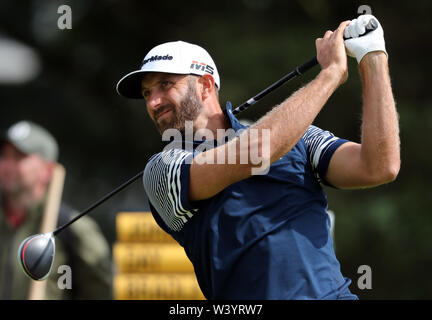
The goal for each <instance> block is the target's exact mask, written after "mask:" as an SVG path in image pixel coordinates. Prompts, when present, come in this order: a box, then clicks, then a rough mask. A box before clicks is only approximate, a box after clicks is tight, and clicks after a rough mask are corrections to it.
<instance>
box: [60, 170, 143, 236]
mask: <svg viewBox="0 0 432 320" xmlns="http://www.w3.org/2000/svg"><path fill="white" fill-rule="evenodd" d="M143 173H144V172H143V171H141V172H139V173H138V174H136V175H135V176H134V177H132V178H130V179H129V180H128V181H126V182H124V183H123V184H122V185H120V186H119V187H117V188H116V189H114V190H113V191H111V192H110V193H108V194H107V195H105V196H104V197H103V198H101V199H100V200H99V201H97V202H95V203H94V204H92V205H91V206H90V207H88V208H87V209H85V210H84V211H82V212H81V213H79V214H78V215H77V216H76V217H75V218H73V219H71V220H70V221H69V222H67V223H66V224H64V225H62V226H60V227H58V228H57V229H56V230H54V231H53V235H54V236H56V235H58V234H59V233H60V232H62V231H63V230H64V229H65V228H67V227H68V226H69V225H71V224H72V223H74V222H75V221H77V220H78V219H79V218H81V217H82V216H84V215H85V214H87V213H88V212H89V211H91V210H93V209H94V208H96V207H97V206H99V205H100V204H102V203H103V202H105V201H107V200H108V199H109V198H111V197H112V196H113V195H115V194H116V193H118V192H120V191H121V190H123V189H124V188H126V187H127V186H128V185H130V184H131V183H132V182H134V181H135V180H137V179H139V178H141V177H142V176H143Z"/></svg>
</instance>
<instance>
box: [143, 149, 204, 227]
mask: <svg viewBox="0 0 432 320" xmlns="http://www.w3.org/2000/svg"><path fill="white" fill-rule="evenodd" d="M192 158H193V153H192V152H190V151H186V150H182V149H170V150H164V151H162V152H160V153H158V154H156V155H154V156H153V157H151V158H150V160H149V161H148V163H147V165H146V167H145V169H144V176H143V184H144V189H145V191H146V193H147V197H148V199H149V201H150V203H151V205H152V206H153V207H154V209H155V210H156V211H157V213H158V214H159V216H160V217H161V219H162V220H163V222H164V223H165V224H166V225H167V227H168V228H169V229H170V230H172V231H180V230H181V229H182V228H183V226H184V225H185V223H187V222H188V221H189V220H190V219H191V218H192V216H193V215H194V213H196V211H197V209H196V208H193V207H192V205H191V203H190V202H189V195H188V190H189V179H190V164H191V162H192Z"/></svg>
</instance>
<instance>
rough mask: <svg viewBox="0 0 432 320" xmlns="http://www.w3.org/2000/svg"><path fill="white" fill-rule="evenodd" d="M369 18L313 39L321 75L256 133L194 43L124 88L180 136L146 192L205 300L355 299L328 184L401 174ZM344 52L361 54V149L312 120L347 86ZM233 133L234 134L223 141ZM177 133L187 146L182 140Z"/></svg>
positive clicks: (154, 166) (150, 65)
mask: <svg viewBox="0 0 432 320" xmlns="http://www.w3.org/2000/svg"><path fill="white" fill-rule="evenodd" d="M371 18H373V17H372V16H370V15H363V16H360V17H359V18H358V19H354V20H352V21H345V22H342V23H341V24H340V25H339V27H338V28H337V29H336V30H335V31H333V32H332V31H327V32H325V34H324V36H323V37H322V38H318V39H316V51H317V59H318V62H319V64H320V66H321V71H320V72H319V74H318V75H317V76H316V78H315V79H313V80H312V81H311V82H310V83H308V84H307V85H305V86H304V87H303V88H301V89H299V90H298V91H297V92H295V93H294V94H293V95H291V96H290V97H288V98H287V99H286V100H285V101H283V102H282V103H281V104H280V105H278V106H276V107H274V108H273V109H272V110H271V111H270V112H269V113H268V114H266V115H265V116H263V117H262V118H261V119H259V120H258V121H257V122H256V123H255V124H253V125H251V126H250V127H245V126H243V125H242V124H241V123H240V122H239V121H238V120H237V119H236V118H235V117H234V115H233V113H232V109H231V104H230V103H227V105H226V111H225V112H224V111H223V110H222V108H221V106H220V104H219V101H218V90H220V89H221V82H220V78H219V74H218V71H217V68H216V65H215V63H214V61H213V60H212V58H211V57H210V55H209V54H208V53H207V52H206V51H205V50H204V49H203V48H201V47H199V46H197V45H193V44H189V43H186V42H182V41H178V42H169V43H164V44H161V45H159V46H156V47H155V48H153V49H152V50H151V51H150V52H149V53H148V54H147V56H146V57H145V58H144V60H143V63H142V67H141V69H140V70H137V71H134V72H132V73H129V74H127V75H126V76H125V77H123V78H122V79H121V80H120V81H119V83H118V84H117V91H118V92H119V94H120V95H122V96H125V97H129V98H138V99H139V98H144V99H145V101H146V105H147V111H148V114H149V116H150V118H151V119H152V121H153V122H154V123H155V125H156V127H157V129H158V130H159V131H160V133H161V134H163V137H164V140H166V139H165V138H166V136H167V132H168V133H169V134H168V136H172V137H174V139H168V141H170V143H169V145H168V146H167V147H166V148H164V150H163V151H162V152H160V153H158V154H156V155H154V156H152V157H151V158H150V160H149V161H148V163H147V165H146V167H145V171H144V178H143V182H144V188H145V191H146V193H147V196H148V198H149V202H150V207H151V211H152V213H153V216H154V218H155V220H156V221H157V222H158V224H159V225H160V226H161V228H163V229H164V230H165V231H166V232H168V233H169V234H171V235H172V237H173V238H174V239H176V240H177V241H178V243H179V244H180V245H182V246H183V247H184V249H185V251H186V254H187V255H188V257H189V259H190V260H191V261H192V263H193V265H194V268H195V273H196V276H197V279H198V282H199V285H200V287H201V289H202V291H203V293H204V295H205V296H206V298H208V299H357V297H356V295H354V294H352V293H351V292H350V290H349V285H350V283H351V280H350V279H348V278H345V277H344V276H343V275H342V273H341V270H340V264H339V262H338V260H337V258H336V256H335V252H334V249H333V242H332V238H331V236H330V222H329V217H328V215H327V213H326V210H327V200H326V195H325V193H324V191H323V189H322V186H321V185H322V184H325V185H329V186H333V187H335V188H339V189H360V188H367V187H374V186H378V185H381V184H384V183H388V182H390V181H393V180H394V179H395V178H396V176H397V174H398V171H399V166H400V155H399V129H398V116H397V112H396V109H395V102H394V99H393V95H392V89H391V84H390V78H389V71H388V64H387V59H388V56H387V52H386V49H385V43H384V36H383V29H382V27H381V25H380V24H379V22H378V28H377V29H376V30H374V31H372V32H370V33H368V34H367V35H364V36H362V37H359V35H361V34H363V33H364V31H365V27H364V26H365V25H366V24H367V22H368V20H370V19H371ZM344 34H345V36H348V37H351V38H352V39H350V40H345V41H344V38H343V36H344ZM347 53H348V55H350V56H353V57H355V58H356V59H357V61H358V64H359V65H358V68H359V72H360V76H361V79H362V85H363V118H362V126H361V143H356V142H351V141H348V140H344V139H340V138H338V137H336V136H334V135H333V134H332V133H330V132H329V131H325V130H322V129H320V128H318V127H315V126H313V125H312V122H313V121H314V119H315V117H316V116H317V114H318V113H319V112H320V111H321V109H322V108H323V107H324V105H325V104H326V102H327V100H328V99H329V97H330V96H331V95H332V94H333V93H334V92H335V90H336V89H337V88H338V87H339V86H340V85H341V84H342V83H344V82H345V81H347V79H348V67H347ZM346 107H347V108H352V106H351V103H350V102H349V101H347V104H346ZM168 129H170V130H168ZM230 129H232V130H233V131H234V132H236V133H237V135H235V136H234V137H231V138H230V139H223V138H221V137H220V134H219V135H218V132H220V131H224V132H229V130H230ZM188 130H192V131H193V138H192V139H193V141H190V139H187V137H188V136H189V137H190V136H191V135H188ZM173 132H180V133H181V136H183V141H180V142H178V141H177V142H178V143H176V144H175V143H174V142H176V138H175V135H173V134H172V133H173ZM197 138H199V139H197ZM204 140H205V141H206V142H208V143H207V145H206V147H204V148H203V144H204ZM215 140H216V141H215ZM226 140H228V141H226ZM245 141H246V142H247V143H244V142H245ZM208 145H213V147H208ZM191 146H192V147H191ZM251 150H255V151H257V152H258V155H259V156H260V159H261V161H259V162H257V161H256V157H255V158H254V159H253V158H252V155H251V152H250V151H251ZM245 155H246V156H247V157H248V158H247V157H246V160H248V161H244V160H245ZM221 157H222V158H223V159H225V161H219V160H220V159H221ZM216 160H218V161H216ZM254 169H255V173H254ZM256 169H258V173H257V172H256V171H257V170H256Z"/></svg>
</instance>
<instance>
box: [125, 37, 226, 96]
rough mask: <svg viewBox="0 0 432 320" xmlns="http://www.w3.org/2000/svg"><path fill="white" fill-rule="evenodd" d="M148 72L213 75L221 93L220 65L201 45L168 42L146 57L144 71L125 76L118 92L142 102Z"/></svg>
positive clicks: (152, 50)
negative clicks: (144, 79) (143, 84)
mask: <svg viewBox="0 0 432 320" xmlns="http://www.w3.org/2000/svg"><path fill="white" fill-rule="evenodd" d="M146 72H164V73H175V74H194V75H199V76H201V75H203V74H206V73H207V74H210V75H211V76H212V77H213V79H214V81H215V84H216V87H217V88H218V90H219V89H220V78H219V73H218V71H217V68H216V64H215V63H214V61H213V59H212V58H211V56H210V55H209V53H208V52H207V51H206V50H205V49H203V48H201V47H200V46H198V45H195V44H191V43H187V42H184V41H175V42H167V43H163V44H161V45H158V46H156V47H154V48H153V49H151V50H150V51H149V52H148V53H147V55H146V56H145V57H144V59H143V61H142V65H141V69H140V70H136V71H133V72H131V73H128V74H127V75H126V76H124V77H123V78H122V79H121V80H120V81H119V82H118V83H117V92H118V93H119V94H120V95H122V96H124V97H127V98H135V99H142V95H141V80H142V76H143V75H142V74H143V73H146Z"/></svg>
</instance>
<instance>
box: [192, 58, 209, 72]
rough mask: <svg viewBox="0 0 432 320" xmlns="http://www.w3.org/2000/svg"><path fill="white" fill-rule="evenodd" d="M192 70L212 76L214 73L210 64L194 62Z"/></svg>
mask: <svg viewBox="0 0 432 320" xmlns="http://www.w3.org/2000/svg"><path fill="white" fill-rule="evenodd" d="M190 68H191V69H194V70H200V71H204V72H208V73H210V74H213V73H214V69H213V67H211V66H209V65H208V64H206V63H204V62H198V61H192V64H191V66H190Z"/></svg>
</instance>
